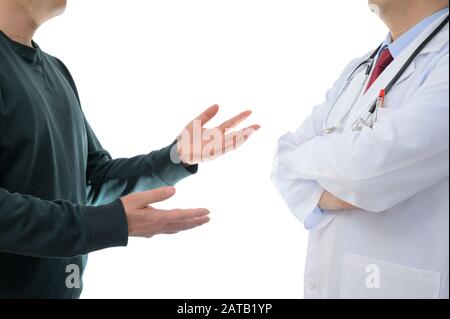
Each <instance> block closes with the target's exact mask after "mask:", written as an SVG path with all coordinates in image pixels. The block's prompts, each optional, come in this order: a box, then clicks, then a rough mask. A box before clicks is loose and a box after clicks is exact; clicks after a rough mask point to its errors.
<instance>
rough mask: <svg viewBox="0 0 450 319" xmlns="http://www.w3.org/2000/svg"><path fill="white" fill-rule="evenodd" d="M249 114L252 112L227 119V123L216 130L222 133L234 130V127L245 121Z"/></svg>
mask: <svg viewBox="0 0 450 319" xmlns="http://www.w3.org/2000/svg"><path fill="white" fill-rule="evenodd" d="M251 114H252V111H245V112H242V113H241V114H239V115H236V116H235V117H233V118H231V119H229V120H228V121H225V122H223V123H222V124H221V125H220V126H219V127H218V128H219V130H221V131H222V132H225V131H226V130H229V129H232V128H235V127H236V126H238V125H239V124H241V123H242V122H243V121H245V120H246V119H247V118H248V117H249V116H250V115H251Z"/></svg>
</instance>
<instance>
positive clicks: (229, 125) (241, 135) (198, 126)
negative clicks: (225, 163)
mask: <svg viewBox="0 0 450 319" xmlns="http://www.w3.org/2000/svg"><path fill="white" fill-rule="evenodd" d="M218 111H219V106H218V105H213V106H212V107H210V108H209V109H207V110H206V111H205V112H203V113H202V114H200V116H198V117H197V118H196V119H194V120H193V121H192V122H190V123H189V124H188V125H187V126H186V127H185V129H184V130H183V132H182V133H181V134H180V135H179V136H178V139H177V142H178V143H177V152H178V157H179V159H180V160H181V162H182V163H184V164H185V165H195V164H198V163H201V162H205V161H211V160H214V159H216V158H217V157H220V156H222V155H224V154H225V153H228V152H230V151H232V150H235V149H237V148H238V147H240V146H241V145H242V144H244V143H245V141H247V140H248V138H249V137H250V136H251V135H252V134H253V133H255V132H256V131H258V130H259V129H260V128H261V127H260V126H259V125H252V126H249V127H247V128H245V129H242V130H239V131H234V132H229V131H230V130H231V129H233V128H235V127H236V126H238V125H239V124H240V123H242V122H243V121H244V120H246V119H247V118H248V117H249V116H250V115H251V114H252V112H251V111H246V112H243V113H241V114H239V115H237V116H235V117H233V118H231V119H229V120H228V121H225V122H224V123H222V124H221V125H219V126H218V127H215V128H212V129H207V128H205V127H204V126H205V124H206V123H208V122H209V121H210V120H211V119H212V118H214V117H215V116H216V114H217V113H218Z"/></svg>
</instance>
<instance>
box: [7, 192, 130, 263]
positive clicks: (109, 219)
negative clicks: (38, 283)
mask: <svg viewBox="0 0 450 319" xmlns="http://www.w3.org/2000/svg"><path fill="white" fill-rule="evenodd" d="M127 243H128V227H127V221H126V217H125V212H124V208H123V206H122V203H121V201H120V200H117V201H114V202H112V203H110V204H108V205H103V206H98V207H89V206H81V205H74V204H72V203H70V202H67V201H45V200H41V199H39V198H36V197H33V196H29V195H23V194H17V193H10V192H8V191H7V190H6V189H4V188H0V251H1V252H3V253H10V254H15V255H25V256H32V257H43V258H64V257H74V256H80V255H85V254H87V253H90V252H93V251H96V250H100V249H104V248H110V247H115V246H126V245H127Z"/></svg>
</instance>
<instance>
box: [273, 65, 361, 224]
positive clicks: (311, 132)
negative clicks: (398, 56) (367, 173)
mask: <svg viewBox="0 0 450 319" xmlns="http://www.w3.org/2000/svg"><path fill="white" fill-rule="evenodd" d="M359 61H360V59H355V60H354V61H352V62H351V63H350V64H349V65H348V66H347V67H346V68H345V69H344V70H343V72H342V74H341V76H340V77H339V79H338V80H336V82H335V83H334V85H333V86H332V88H331V89H329V90H328V91H327V93H326V96H325V101H324V102H323V103H322V104H320V105H318V106H316V107H315V108H314V109H313V111H312V113H311V115H310V116H309V117H308V118H307V119H306V120H305V121H304V122H303V124H302V125H301V126H300V127H299V128H298V129H297V131H296V132H295V133H291V132H289V133H286V134H285V135H284V136H282V137H281V138H280V139H279V141H278V145H277V150H276V157H275V161H274V169H273V172H272V176H271V177H272V181H273V183H274V185H275V187H276V188H277V190H278V191H279V193H280V194H281V196H282V197H283V199H284V201H285V202H286V203H287V205H288V207H289V208H290V210H291V211H292V212H293V213H294V215H296V217H297V218H298V219H299V220H300V221H301V222H303V223H305V226H306V227H307V228H315V227H316V226H317V223H316V222H313V223H314V225H312V224H311V223H309V222H308V219H310V217H313V218H314V216H316V217H317V216H320V217H323V216H321V215H322V212H321V210H320V209H322V210H325V211H338V210H342V209H351V208H353V206H352V205H350V204H348V203H346V202H344V201H342V200H340V199H339V198H337V197H336V196H334V195H333V194H331V193H330V192H328V191H327V190H325V189H324V188H323V187H322V186H321V185H320V184H319V183H318V182H317V181H315V180H312V179H304V178H301V177H299V176H298V175H296V174H295V173H293V172H292V171H291V169H290V168H289V166H286V165H285V163H286V161H287V160H288V159H289V158H290V157H291V156H292V154H294V153H295V151H296V150H297V149H298V148H300V147H301V146H302V145H303V144H305V143H307V142H309V141H311V140H313V139H314V138H316V137H319V136H322V135H323V132H322V125H323V122H324V120H325V117H326V114H327V113H328V111H329V109H330V107H331V106H330V105H331V104H332V102H333V100H334V99H335V98H336V95H337V94H338V92H339V91H340V90H341V87H342V86H343V85H344V81H345V79H346V78H347V77H348V75H349V74H350V73H351V72H352V70H353V69H354V68H355V67H356V66H357V65H358V64H359V63H360V62H359Z"/></svg>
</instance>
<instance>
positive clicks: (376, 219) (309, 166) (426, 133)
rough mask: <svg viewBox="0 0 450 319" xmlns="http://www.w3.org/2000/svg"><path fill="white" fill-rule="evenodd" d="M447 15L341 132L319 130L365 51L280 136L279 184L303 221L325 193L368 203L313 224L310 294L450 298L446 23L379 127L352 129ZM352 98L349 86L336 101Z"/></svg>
mask: <svg viewBox="0 0 450 319" xmlns="http://www.w3.org/2000/svg"><path fill="white" fill-rule="evenodd" d="M442 20H443V19H440V20H439V21H438V22H436V23H434V24H433V25H432V26H430V27H429V28H428V29H427V30H425V31H424V32H423V33H422V34H421V35H420V36H419V37H418V38H417V40H416V41H415V42H414V43H413V44H411V45H410V46H409V47H408V48H407V49H406V50H404V51H403V53H402V54H401V55H400V56H399V57H398V58H396V59H395V61H394V62H393V63H392V64H391V65H390V66H389V67H388V68H387V69H386V70H385V72H384V73H383V74H382V75H381V76H380V77H379V78H378V80H377V81H376V82H375V83H374V85H373V86H372V87H371V88H370V90H369V91H368V92H367V93H366V94H364V93H363V92H361V94H360V96H359V97H358V100H357V103H356V106H355V108H354V109H353V111H352V112H351V114H350V116H349V117H348V119H347V120H346V121H345V123H344V125H343V127H342V129H340V130H337V131H336V132H334V133H332V134H329V135H325V134H323V133H322V130H321V129H322V125H323V122H324V119H325V117H326V115H327V114H328V111H329V109H330V107H331V106H330V104H331V102H330V101H332V100H333V99H334V98H335V97H336V95H337V94H338V92H339V91H340V89H341V88H342V87H343V84H344V82H345V80H346V79H347V78H348V76H349V74H350V73H351V72H352V71H353V70H354V68H355V67H356V66H357V65H358V64H359V63H361V62H362V61H363V60H365V59H367V58H368V55H367V56H365V57H363V58H362V59H358V60H356V61H354V62H352V63H350V65H349V66H348V67H347V68H346V69H345V71H344V72H343V74H342V76H341V78H340V79H339V80H338V81H337V82H336V84H335V86H334V87H333V88H332V89H331V90H330V91H329V92H328V94H327V98H326V101H325V103H323V104H322V105H319V106H317V107H316V108H315V109H314V110H313V113H312V115H311V116H310V117H309V118H308V119H307V120H306V121H305V122H304V124H303V125H302V126H301V127H300V129H299V130H298V131H297V132H296V133H295V134H292V133H288V134H286V135H285V136H283V137H282V138H281V139H280V141H279V145H278V152H277V157H276V160H275V167H274V172H273V175H272V178H273V182H274V184H275V185H276V187H277V188H278V190H279V192H280V193H281V195H282V197H283V199H284V200H285V202H286V203H287V205H288V207H289V208H290V210H291V211H292V212H293V213H294V214H295V215H296V216H297V217H298V218H299V219H300V220H301V221H302V222H305V221H307V220H308V218H310V217H311V216H314V214H312V212H313V211H314V209H315V208H316V207H317V205H318V202H319V199H320V196H321V195H322V193H323V192H324V191H325V190H327V191H329V192H331V193H332V194H334V195H336V196H337V197H338V198H340V199H342V200H344V201H347V202H349V203H351V204H353V205H355V206H356V207H359V208H361V209H358V210H354V211H340V212H325V213H324V214H323V216H321V217H320V219H319V220H318V221H317V222H315V224H314V225H313V226H312V227H313V228H312V229H311V232H310V238H309V247H308V253H307V263H306V269H305V287H304V289H305V290H304V291H305V293H304V295H305V298H413V299H417V298H425V299H428V298H449V36H448V32H449V30H448V25H447V26H446V27H445V29H444V30H443V31H442V32H441V33H439V34H438V36H437V37H436V38H435V39H434V40H433V41H432V42H431V43H430V44H429V45H428V46H427V47H426V48H425V49H424V50H423V51H422V53H421V54H420V55H419V56H418V57H417V58H416V60H415V61H414V63H413V64H412V65H411V66H410V67H409V69H408V70H407V71H406V72H405V74H404V75H403V76H402V77H401V79H400V80H399V81H398V82H397V84H396V85H395V86H394V88H393V89H392V90H391V91H390V92H389V94H388V95H387V97H386V103H385V107H384V108H383V109H382V110H381V111H380V113H379V119H378V122H377V123H376V124H375V126H374V128H373V129H369V128H364V129H363V130H362V131H361V132H353V131H352V130H351V128H350V127H351V124H352V123H353V122H354V121H355V119H357V118H358V116H359V115H360V114H361V112H362V111H366V110H367V109H368V108H369V105H370V104H371V103H372V102H373V101H374V100H375V99H376V97H377V95H378V94H379V92H380V90H381V89H382V88H385V87H386V85H387V83H389V82H390V80H391V79H392V78H393V76H394V75H395V74H396V73H397V72H398V70H399V69H400V68H401V67H402V66H403V65H404V63H405V61H406V59H407V58H408V57H409V56H410V55H411V53H412V52H413V51H414V49H415V48H417V47H418V45H419V43H421V42H422V41H423V39H425V38H426V37H427V36H428V35H429V34H430V33H431V32H432V30H434V29H435V28H436V27H437V25H438V24H439V23H441V22H442ZM355 81H359V79H355ZM353 91H354V90H353ZM347 93H348V94H347ZM354 97H355V92H346V93H344V95H343V98H342V100H341V102H339V103H337V104H336V107H337V108H344V107H346V106H347V105H348V103H350V102H351V101H352V100H353V99H354Z"/></svg>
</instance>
